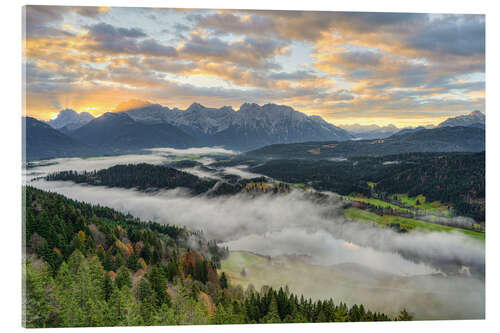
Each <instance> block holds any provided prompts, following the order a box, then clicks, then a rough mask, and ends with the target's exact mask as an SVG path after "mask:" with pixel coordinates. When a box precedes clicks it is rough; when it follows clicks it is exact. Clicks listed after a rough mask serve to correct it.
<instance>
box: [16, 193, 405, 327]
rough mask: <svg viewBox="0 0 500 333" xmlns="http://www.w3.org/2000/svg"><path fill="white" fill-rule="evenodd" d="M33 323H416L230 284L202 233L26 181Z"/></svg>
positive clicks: (28, 305)
mask: <svg viewBox="0 0 500 333" xmlns="http://www.w3.org/2000/svg"><path fill="white" fill-rule="evenodd" d="M23 190H24V192H25V202H26V211H25V222H26V225H25V229H26V233H25V235H26V239H25V245H26V246H25V247H24V248H25V253H24V258H25V259H24V266H23V267H24V270H23V279H24V281H23V284H24V290H23V292H24V297H23V300H24V304H23V317H24V318H23V319H24V324H25V326H26V327H73V326H125V325H127V326H128V325H180V324H232V323H280V322H334V321H335V322H339V321H386V320H411V316H410V315H409V314H408V313H407V312H406V311H405V310H402V311H401V313H400V314H399V316H397V317H395V318H390V317H388V316H387V315H385V314H383V313H378V312H372V311H370V310H368V309H365V308H364V306H363V305H353V306H347V305H346V304H344V303H342V302H341V300H339V301H335V302H334V300H332V299H329V300H322V301H312V300H311V299H306V298H304V296H298V295H295V294H293V292H291V291H289V290H288V288H287V287H284V288H279V289H273V288H270V287H263V288H262V290H260V291H257V290H255V288H253V287H252V286H249V287H248V288H247V289H246V290H244V289H243V288H242V287H241V286H239V285H232V284H231V283H230V281H228V278H227V277H226V275H225V274H224V273H221V274H219V273H218V271H217V268H218V267H219V265H220V260H221V258H224V257H225V256H226V255H227V249H225V248H221V247H219V246H217V244H216V243H215V242H213V241H206V240H205V239H204V238H203V235H202V234H201V233H200V232H191V231H188V230H186V229H184V228H179V227H176V226H172V225H161V224H158V223H154V222H143V221H140V220H138V219H136V218H133V217H132V216H130V215H124V214H121V213H119V212H117V211H115V210H112V209H110V208H106V207H101V206H93V205H89V204H86V203H82V202H78V201H74V200H71V199H68V198H66V197H64V196H62V195H59V194H55V193H49V192H45V191H41V190H38V189H34V188H32V187H24V188H23Z"/></svg>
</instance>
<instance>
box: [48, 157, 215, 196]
mask: <svg viewBox="0 0 500 333" xmlns="http://www.w3.org/2000/svg"><path fill="white" fill-rule="evenodd" d="M47 180H71V181H74V182H75V183H87V184H90V185H104V186H109V187H123V188H132V187H137V188H138V189H140V190H145V189H148V188H157V189H174V188H177V187H184V188H188V189H190V190H192V191H193V193H194V194H200V193H203V192H206V191H208V190H209V189H211V188H212V187H213V186H214V185H215V183H216V182H217V181H216V180H213V179H200V178H199V177H197V176H195V175H192V174H190V173H187V172H183V171H179V170H177V169H174V168H170V167H166V166H162V165H152V164H146V163H141V164H128V165H122V164H121V165H115V166H112V167H110V168H108V169H103V170H99V171H90V172H82V173H77V172H76V171H62V172H58V173H55V174H52V175H48V176H47Z"/></svg>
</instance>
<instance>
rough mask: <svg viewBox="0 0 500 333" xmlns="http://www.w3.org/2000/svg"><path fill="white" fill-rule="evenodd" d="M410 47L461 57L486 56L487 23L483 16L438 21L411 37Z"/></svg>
mask: <svg viewBox="0 0 500 333" xmlns="http://www.w3.org/2000/svg"><path fill="white" fill-rule="evenodd" d="M409 45H410V46H412V47H414V48H417V49H421V50H427V51H433V52H437V53H446V54H453V55H460V56H474V55H484V50H485V21H484V16H482V15H472V16H460V17H458V19H457V18H456V17H453V16H451V17H445V18H443V19H437V20H435V21H432V22H431V23H430V24H428V25H426V26H425V27H423V28H422V29H421V30H419V31H417V32H416V34H415V35H414V36H410V38H409Z"/></svg>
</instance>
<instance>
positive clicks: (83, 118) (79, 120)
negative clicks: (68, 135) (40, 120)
mask: <svg viewBox="0 0 500 333" xmlns="http://www.w3.org/2000/svg"><path fill="white" fill-rule="evenodd" d="M92 119H94V117H93V116H92V115H91V114H90V113H88V112H82V113H77V112H76V111H74V110H71V109H65V110H61V111H60V112H59V114H58V115H57V118H55V119H52V120H49V121H48V122H47V124H49V125H50V126H52V127H53V128H55V129H62V128H65V129H66V131H73V130H75V129H77V128H80V127H82V126H83V125H85V124H87V123H88V122H90V121H91V120H92Z"/></svg>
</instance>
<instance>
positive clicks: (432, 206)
mask: <svg viewBox="0 0 500 333" xmlns="http://www.w3.org/2000/svg"><path fill="white" fill-rule="evenodd" d="M392 199H393V200H397V201H400V202H401V203H402V204H404V205H407V206H410V207H414V208H415V209H419V210H427V211H439V212H441V213H445V214H446V215H449V214H450V213H449V208H450V206H448V205H445V204H443V203H441V202H440V201H433V202H427V200H426V198H425V196H423V195H422V194H420V195H418V196H416V197H408V194H393V195H392Z"/></svg>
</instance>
